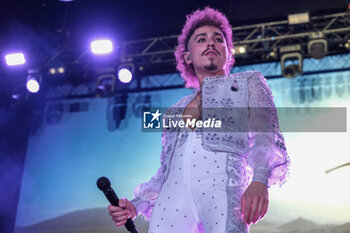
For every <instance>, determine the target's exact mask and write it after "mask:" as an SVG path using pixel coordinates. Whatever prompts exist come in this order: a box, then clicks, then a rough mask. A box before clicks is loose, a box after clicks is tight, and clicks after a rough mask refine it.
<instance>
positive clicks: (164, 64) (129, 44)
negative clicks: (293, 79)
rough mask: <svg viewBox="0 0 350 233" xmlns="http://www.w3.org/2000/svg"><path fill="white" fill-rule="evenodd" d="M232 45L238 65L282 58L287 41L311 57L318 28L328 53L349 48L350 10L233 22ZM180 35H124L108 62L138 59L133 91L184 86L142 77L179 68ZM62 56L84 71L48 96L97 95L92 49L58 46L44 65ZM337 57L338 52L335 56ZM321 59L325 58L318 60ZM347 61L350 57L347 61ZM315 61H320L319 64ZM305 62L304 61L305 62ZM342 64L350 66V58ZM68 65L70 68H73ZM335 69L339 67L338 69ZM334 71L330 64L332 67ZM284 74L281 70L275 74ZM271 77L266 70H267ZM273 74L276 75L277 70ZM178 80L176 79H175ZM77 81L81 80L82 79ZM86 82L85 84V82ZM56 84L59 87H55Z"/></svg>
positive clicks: (50, 97)
mask: <svg viewBox="0 0 350 233" xmlns="http://www.w3.org/2000/svg"><path fill="white" fill-rule="evenodd" d="M232 30H233V35H234V45H235V46H236V47H237V46H244V47H245V48H246V52H247V53H246V54H245V55H244V56H237V57H236V66H237V67H240V66H243V65H253V64H260V63H269V62H275V63H278V62H279V60H280V57H281V54H279V51H280V48H281V47H284V46H288V45H295V44H298V45H300V46H301V48H302V53H303V57H304V58H309V57H310V54H308V49H307V48H308V42H309V40H310V36H311V34H312V33H314V32H322V33H323V34H324V38H325V39H326V40H327V42H328V53H327V56H329V55H337V54H346V53H349V48H347V47H349V46H346V44H347V43H349V42H350V12H349V11H347V12H342V13H336V14H329V15H324V16H313V17H311V18H310V22H309V23H304V24H295V25H290V24H289V23H288V20H282V21H275V22H268V23H260V24H254V25H247V26H240V27H233V29H232ZM177 37H178V35H170V36H163V37H154V38H148V39H141V40H133V41H126V42H124V43H122V44H120V45H117V47H116V48H115V49H116V51H118V52H116V53H115V54H114V55H113V56H111V57H110V60H109V63H110V64H109V65H110V66H117V65H118V64H121V63H132V64H134V65H135V72H136V76H137V73H139V75H138V77H142V79H143V80H142V81H137V82H136V87H134V88H129V89H128V90H127V91H130V92H142V91H150V90H162V89H171V88H180V87H183V85H182V84H179V83H175V84H174V83H172V82H164V84H161V85H159V83H162V82H161V81H160V80H158V81H159V82H158V84H155V85H151V84H149V85H148V86H147V85H142V82H143V81H144V80H148V79H150V78H149V77H150V76H151V75H156V74H171V73H175V72H176V70H175V57H174V54H173V53H174V49H175V46H176V45H177ZM60 56H64V57H65V58H66V59H65V61H66V63H65V65H66V70H67V72H68V73H67V75H68V76H69V72H70V73H71V74H72V73H73V75H74V76H75V77H78V76H81V77H83V78H80V79H79V80H77V79H74V80H76V81H77V82H76V83H75V85H70V83H64V82H63V83H60V84H59V85H62V86H61V87H58V85H57V83H56V84H55V85H52V86H51V87H52V89H51V91H49V93H50V95H48V96H47V97H48V98H49V99H57V98H58V99H61V98H65V97H66V98H76V97H77V98H80V97H82V98H85V97H93V94H92V93H93V92H91V90H92V89H93V83H94V82H95V83H96V77H92V76H93V75H92V74H95V72H94V71H93V69H95V67H94V66H93V65H92V61H91V55H90V54H89V51H88V50H83V51H82V50H79V49H74V50H73V51H70V50H69V51H65V50H60V51H57V53H56V54H54V55H53V56H52V57H51V58H49V59H47V60H46V61H47V62H46V63H45V64H44V65H43V67H44V68H46V69H48V68H49V67H52V65H53V64H56V59H59V57H60ZM334 59H335V58H334ZM320 61H321V60H320ZM347 64H348V63H347ZM315 67H316V66H315ZM305 68H306V66H305ZM341 69H350V65H349V64H348V65H347V66H346V67H343V66H342V67H341ZM69 70H70V71H69ZM334 70H336V69H334ZM313 71H314V72H319V71H318V70H309V71H307V72H308V73H312V72H313ZM329 71H331V69H330V68H328V72H329ZM277 76H280V77H282V76H281V75H280V74H279V75H277ZM267 77H268V76H267ZM273 77H276V75H275V76H273ZM176 80H177V79H176ZM78 83H79V84H78ZM84 83H85V84H86V87H82V85H84ZM55 90H56V91H55Z"/></svg>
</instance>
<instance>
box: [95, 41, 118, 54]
mask: <svg viewBox="0 0 350 233" xmlns="http://www.w3.org/2000/svg"><path fill="white" fill-rule="evenodd" d="M91 51H92V53H93V54H108V53H111V52H112V51H113V43H112V41H110V40H95V41H93V42H91Z"/></svg>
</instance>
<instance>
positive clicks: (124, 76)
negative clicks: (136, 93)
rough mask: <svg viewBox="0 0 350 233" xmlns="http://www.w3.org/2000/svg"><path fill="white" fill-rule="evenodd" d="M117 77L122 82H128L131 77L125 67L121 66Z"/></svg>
mask: <svg viewBox="0 0 350 233" xmlns="http://www.w3.org/2000/svg"><path fill="white" fill-rule="evenodd" d="M118 78H119V80H120V81H121V82H122V83H129V82H130V81H131V79H132V73H131V71H130V70H128V69H127V68H122V69H120V70H119V71H118Z"/></svg>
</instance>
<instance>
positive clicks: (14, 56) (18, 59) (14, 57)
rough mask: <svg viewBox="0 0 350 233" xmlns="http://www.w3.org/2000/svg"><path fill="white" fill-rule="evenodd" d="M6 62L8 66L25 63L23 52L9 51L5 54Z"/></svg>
mask: <svg viewBox="0 0 350 233" xmlns="http://www.w3.org/2000/svg"><path fill="white" fill-rule="evenodd" d="M5 60H6V64H7V65H8V66H18V65H23V64H25V63H26V59H25V57H24V54H23V53H11V54H7V55H6V56H5Z"/></svg>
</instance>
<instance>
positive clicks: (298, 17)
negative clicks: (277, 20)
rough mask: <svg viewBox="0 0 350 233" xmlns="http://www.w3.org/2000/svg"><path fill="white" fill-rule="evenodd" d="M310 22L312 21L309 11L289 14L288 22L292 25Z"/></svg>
mask: <svg viewBox="0 0 350 233" xmlns="http://www.w3.org/2000/svg"><path fill="white" fill-rule="evenodd" d="M309 22H310V15H309V13H299V14H291V15H288V23H289V24H290V25H293V24H302V23H309Z"/></svg>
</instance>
